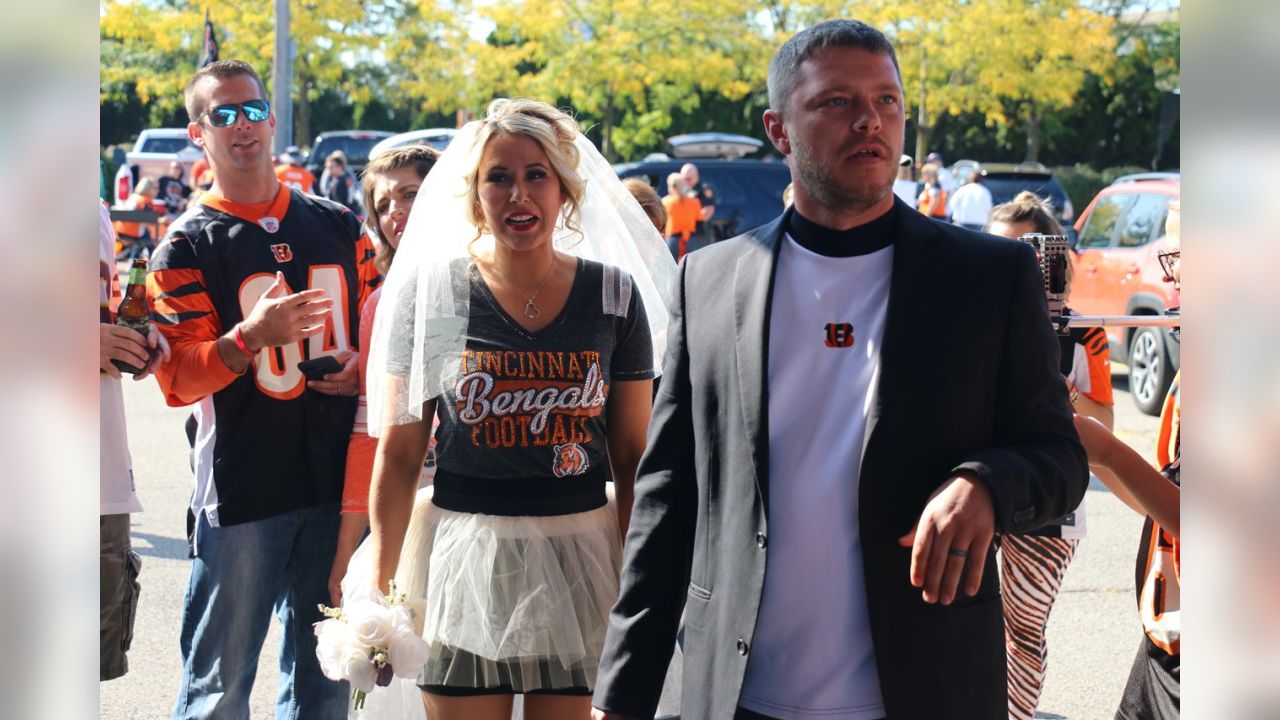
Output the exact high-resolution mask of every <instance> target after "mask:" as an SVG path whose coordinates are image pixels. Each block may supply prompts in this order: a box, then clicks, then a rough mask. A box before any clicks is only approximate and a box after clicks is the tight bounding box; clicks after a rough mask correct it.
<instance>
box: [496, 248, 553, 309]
mask: <svg viewBox="0 0 1280 720" xmlns="http://www.w3.org/2000/svg"><path fill="white" fill-rule="evenodd" d="M493 269H494V270H497V271H498V274H499V275H501V276H502V279H503V280H506V281H507V284H508V285H510V286H511V287H513V288H515V291H516V292H518V293H520V296H521V297H523V298H524V299H525V304H524V316H525V317H526V318H528V319H530V320H536V319H538V316H540V315H542V311H541V310H539V309H538V305H537V303H535V302H534V301H533V300H534V298H536V297H538V293H540V292H542V286H543V285H546V284H547V278H549V277H551V271H552V270H555V269H556V259H555V257H552V258H551V267H549V268H547V274H546V275H543V276H542V282H540V283H538V289H537V290H534V291H533V294H532V295H529V294H528V293H526V292H525V291H523V290H521V289H520V286H519V285H516V284H515V282H514V281H513V280H512V279H511V278H509V277H507V274H506V273H505V272H503V271H502V268H501V267H499V265H498V259H497V258H494V260H493Z"/></svg>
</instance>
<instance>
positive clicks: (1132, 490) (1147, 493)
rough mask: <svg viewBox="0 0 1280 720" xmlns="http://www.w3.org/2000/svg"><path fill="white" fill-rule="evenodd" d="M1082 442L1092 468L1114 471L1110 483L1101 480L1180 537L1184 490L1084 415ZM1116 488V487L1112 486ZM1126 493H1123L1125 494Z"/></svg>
mask: <svg viewBox="0 0 1280 720" xmlns="http://www.w3.org/2000/svg"><path fill="white" fill-rule="evenodd" d="M1075 424H1076V431H1077V432H1078V433H1079V434H1080V442H1081V443H1083V444H1084V447H1085V451H1086V452H1088V453H1089V466H1090V467H1092V468H1095V469H1098V468H1101V469H1104V470H1110V471H1111V473H1112V475H1111V477H1110V479H1109V478H1108V477H1107V476H1105V475H1103V474H1102V473H1098V477H1099V478H1100V479H1101V480H1102V481H1103V482H1104V483H1106V484H1107V487H1110V488H1112V490H1113V491H1114V492H1116V495H1118V496H1120V497H1121V499H1122V500H1124V501H1125V503H1126V504H1128V505H1129V506H1130V507H1133V508H1134V509H1135V510H1137V511H1138V512H1139V513H1141V514H1143V515H1150V516H1151V519H1153V520H1155V521H1156V522H1158V523H1160V526H1161V527H1162V528H1164V529H1165V530H1167V531H1168V532H1169V534H1170V535H1173V536H1174V537H1175V538H1176V537H1179V534H1178V530H1179V517H1180V515H1181V511H1180V508H1179V501H1180V498H1181V494H1182V493H1181V490H1180V489H1179V488H1178V486H1177V485H1175V484H1173V482H1172V481H1170V480H1169V479H1168V478H1166V477H1165V476H1164V475H1162V474H1160V471H1159V470H1156V469H1155V468H1154V467H1152V466H1151V463H1149V462H1147V461H1146V460H1145V459H1143V457H1142V456H1141V455H1139V454H1138V453H1137V452H1135V451H1134V450H1133V448H1131V447H1129V446H1128V445H1126V444H1124V443H1123V442H1121V441H1120V440H1119V439H1118V438H1116V436H1115V435H1112V434H1111V433H1110V432H1109V431H1108V430H1107V429H1106V428H1105V427H1103V425H1102V423H1100V422H1098V421H1097V420H1094V419H1092V418H1087V417H1084V416H1081V415H1076V416H1075ZM1112 481H1114V482H1115V483H1116V485H1115V486H1114V487H1113V486H1112V484H1111V482H1112ZM1121 490H1123V492H1121Z"/></svg>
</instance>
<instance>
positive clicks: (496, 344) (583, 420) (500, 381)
mask: <svg viewBox="0 0 1280 720" xmlns="http://www.w3.org/2000/svg"><path fill="white" fill-rule="evenodd" d="M468 273H469V274H470V281H471V282H470V284H471V309H470V317H469V320H468V332H467V335H468V338H467V344H466V349H465V351H464V352H463V357H462V367H461V370H460V373H459V378H458V381H457V383H456V385H455V386H454V388H453V389H452V390H450V391H448V392H446V393H445V397H444V398H442V401H441V402H439V403H438V404H437V414H438V415H439V417H440V427H439V430H438V431H437V434H436V438H437V445H436V463H437V468H438V471H437V472H438V473H446V474H448V473H454V474H457V475H461V476H466V477H467V478H472V479H496V480H519V481H527V482H524V483H523V484H524V485H525V486H528V485H529V484H530V483H533V484H537V485H544V486H545V485H548V484H552V483H557V482H559V481H564V480H572V479H573V478H583V477H584V476H588V475H589V476H590V477H592V478H595V479H596V480H595V482H597V484H598V485H599V487H600V488H601V489H602V488H603V483H604V481H605V480H607V479H608V477H609V470H608V454H607V451H606V447H605V433H606V432H607V427H606V415H605V403H606V401H607V398H608V394H609V387H610V385H611V384H612V383H613V382H615V381H619V380H621V381H628V380H647V379H652V378H653V374H654V373H653V346H652V339H651V337H650V334H649V321H648V318H647V317H646V315H645V310H644V304H643V302H642V301H641V298H640V292H639V290H638V289H637V288H636V287H635V284H634V283H633V282H632V280H631V277H630V276H629V275H627V274H626V273H624V272H622V271H621V270H618V269H617V268H614V267H610V266H606V265H602V264H600V263H596V262H590V261H586V260H582V259H579V260H578V272H577V274H576V275H575V276H574V281H573V287H572V288H571V289H570V291H569V298H568V300H567V301H566V302H565V307H564V309H563V310H562V311H561V313H560V315H559V316H558V317H557V318H556V319H555V320H554V321H552V323H551V324H550V325H548V326H547V327H546V328H543V329H542V330H539V331H538V332H535V333H530V332H529V331H527V330H525V329H524V328H522V327H521V326H520V325H519V324H518V323H517V322H516V321H515V319H514V318H512V317H511V316H510V315H508V314H507V313H506V311H504V310H503V309H502V307H501V306H500V305H499V303H498V301H497V299H496V298H495V297H494V296H493V294H492V293H491V292H490V290H489V288H488V286H486V285H485V283H484V281H483V279H481V277H480V275H479V272H478V271H477V270H476V269H475V266H474V264H472V265H471V266H470V267H469V268H468ZM439 484H440V475H439V474H438V475H437V485H439ZM539 492H540V491H539ZM557 493H558V490H557V489H556V488H555V487H550V486H548V487H546V493H541V492H540V494H547V495H552V496H554V495H556V494H557ZM480 511H482V512H483V511H484V510H480ZM529 514H550V513H529Z"/></svg>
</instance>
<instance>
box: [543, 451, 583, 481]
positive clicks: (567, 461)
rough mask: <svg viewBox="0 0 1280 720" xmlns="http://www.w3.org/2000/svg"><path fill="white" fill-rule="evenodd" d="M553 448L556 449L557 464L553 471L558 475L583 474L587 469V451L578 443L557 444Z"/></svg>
mask: <svg viewBox="0 0 1280 720" xmlns="http://www.w3.org/2000/svg"><path fill="white" fill-rule="evenodd" d="M552 449H553V450H554V451H555V464H554V465H553V466H552V468H551V472H553V473H555V476H556V477H569V476H571V475H581V474H583V473H585V472H586V471H587V451H586V450H583V449H582V446H581V445H579V444H578V443H565V444H564V445H555V446H553V448H552Z"/></svg>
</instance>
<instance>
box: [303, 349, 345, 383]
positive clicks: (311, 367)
mask: <svg viewBox="0 0 1280 720" xmlns="http://www.w3.org/2000/svg"><path fill="white" fill-rule="evenodd" d="M298 369H299V370H301V371H302V374H303V375H305V376H306V377H307V379H308V380H324V376H325V375H328V374H329V373H336V372H339V371H340V370H342V363H340V362H338V359H337V358H335V357H334V356H332V355H323V356H321V357H318V358H311V359H310V360H303V361H302V362H300V363H298Z"/></svg>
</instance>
